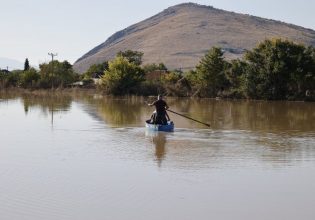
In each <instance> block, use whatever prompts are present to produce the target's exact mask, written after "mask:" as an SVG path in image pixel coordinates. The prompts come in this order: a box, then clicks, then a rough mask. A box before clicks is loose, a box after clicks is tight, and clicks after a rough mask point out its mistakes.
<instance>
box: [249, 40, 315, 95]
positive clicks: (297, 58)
mask: <svg viewBox="0 0 315 220" xmlns="http://www.w3.org/2000/svg"><path fill="white" fill-rule="evenodd" d="M245 60H246V62H247V63H248V68H247V70H246V73H245V79H246V83H245V84H246V92H247V94H248V96H249V97H252V98H262V99H287V98H289V97H299V96H303V95H304V94H305V91H306V90H307V89H308V87H309V86H308V80H309V79H311V78H312V76H314V67H315V65H314V60H313V59H312V51H311V50H310V49H308V48H306V47H305V46H304V45H301V44H296V43H294V42H291V41H288V40H281V39H273V40H265V41H264V42H262V43H260V44H259V45H258V46H257V47H256V48H254V49H253V50H252V51H248V52H247V53H246V55H245Z"/></svg>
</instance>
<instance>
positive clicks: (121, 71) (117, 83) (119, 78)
mask: <svg viewBox="0 0 315 220" xmlns="http://www.w3.org/2000/svg"><path fill="white" fill-rule="evenodd" d="M143 80H144V72H143V70H142V69H141V68H140V67H139V66H138V65H136V64H135V63H133V62H129V60H128V59H127V58H125V57H122V56H117V57H116V58H115V59H114V60H113V61H110V62H109V68H108V70H106V71H105V74H104V76H103V77H102V85H103V86H104V88H105V90H106V92H108V93H110V94H114V95H124V94H129V93H131V92H132V90H133V89H134V88H135V87H136V86H137V85H139V83H141V82H142V81H143Z"/></svg>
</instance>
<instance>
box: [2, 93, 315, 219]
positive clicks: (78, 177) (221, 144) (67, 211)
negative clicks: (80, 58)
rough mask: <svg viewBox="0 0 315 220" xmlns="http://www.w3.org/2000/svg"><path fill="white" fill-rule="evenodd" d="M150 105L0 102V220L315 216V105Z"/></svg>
mask: <svg viewBox="0 0 315 220" xmlns="http://www.w3.org/2000/svg"><path fill="white" fill-rule="evenodd" d="M145 101H152V100H149V98H142V97H129V98H110V97H102V96H99V95H95V96H93V95H83V94H81V95H78V94H77V95H71V94H69V95H61V94H60V95H57V96H56V95H47V94H46V95H45V94H37V95H34V94H33V95H30V94H27V95H25V94H23V95H21V94H18V93H17V94H11V95H8V94H6V95H4V94H1V95H0V122H1V124H0V152H1V153H0V178H1V181H0V195H1V196H0V216H1V219H3V220H12V219H19V220H34V219H46V220H57V219H58V220H60V219H67V220H81V219H82V220H85V219H94V220H98V219H135V220H139V219H180V220H183V219H222V220H223V219H274V220H276V219H277V220H278V219H292V220H293V219H314V218H315V214H314V211H313V206H314V203H315V199H314V198H315V185H314V182H315V172H314V171H315V145H314V142H315V113H314V112H315V103H304V102H266V101H220V100H213V99H199V100H192V99H171V98H169V99H167V102H168V104H169V105H170V107H171V109H172V110H174V111H176V112H180V113H182V114H185V115H188V116H190V117H193V118H196V119H198V120H201V121H204V122H207V123H210V124H211V125H212V127H211V128H210V129H207V128H205V127H203V126H202V125H199V124H196V123H194V122H192V121H189V120H187V119H184V118H181V117H180V116H175V115H171V114H170V116H171V118H172V119H173V121H174V122H175V132H174V133H152V132H148V131H146V130H145V128H144V120H145V119H147V118H148V117H150V114H151V112H152V111H153V109H152V108H149V107H147V106H146V105H145V104H144V103H145Z"/></svg>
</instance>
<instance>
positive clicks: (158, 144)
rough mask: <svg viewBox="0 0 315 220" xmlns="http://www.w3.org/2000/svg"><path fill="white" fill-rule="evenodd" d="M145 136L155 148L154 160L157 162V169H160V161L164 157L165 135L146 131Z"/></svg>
mask: <svg viewBox="0 0 315 220" xmlns="http://www.w3.org/2000/svg"><path fill="white" fill-rule="evenodd" d="M145 134H146V136H147V137H149V138H150V139H151V141H152V143H153V145H154V147H155V152H154V156H155V160H156V162H157V165H158V167H161V165H162V161H163V160H164V158H165V155H166V148H165V145H166V142H167V141H166V135H167V133H165V132H157V131H149V130H147V131H146V133H145Z"/></svg>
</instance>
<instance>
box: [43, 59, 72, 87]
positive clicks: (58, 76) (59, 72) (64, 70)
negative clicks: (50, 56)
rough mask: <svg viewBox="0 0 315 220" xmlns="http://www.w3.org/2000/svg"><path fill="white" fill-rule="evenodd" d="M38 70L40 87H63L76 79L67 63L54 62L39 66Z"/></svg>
mask: <svg viewBox="0 0 315 220" xmlns="http://www.w3.org/2000/svg"><path fill="white" fill-rule="evenodd" d="M39 68H40V75H41V79H40V81H41V82H40V84H41V86H42V87H46V88H48V87H64V86H66V85H67V84H70V83H72V82H74V81H75V80H76V79H77V78H78V77H77V75H76V74H75V73H74V71H73V68H72V65H71V64H70V63H69V62H68V61H63V62H59V61H58V60H54V61H51V62H49V63H43V64H40V65H39Z"/></svg>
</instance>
